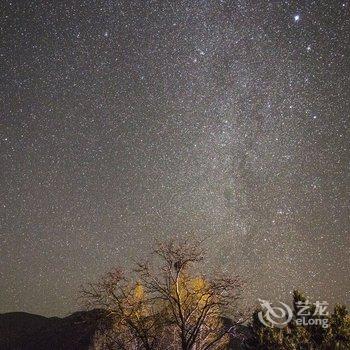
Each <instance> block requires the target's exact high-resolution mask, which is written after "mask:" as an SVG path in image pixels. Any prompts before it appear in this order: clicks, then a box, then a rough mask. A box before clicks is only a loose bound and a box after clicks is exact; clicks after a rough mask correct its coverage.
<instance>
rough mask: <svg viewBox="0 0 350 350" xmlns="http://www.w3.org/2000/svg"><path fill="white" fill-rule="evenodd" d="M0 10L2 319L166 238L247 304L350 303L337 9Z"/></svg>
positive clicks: (345, 65)
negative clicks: (303, 298)
mask: <svg viewBox="0 0 350 350" xmlns="http://www.w3.org/2000/svg"><path fill="white" fill-rule="evenodd" d="M0 7H1V11H0V13H1V18H0V31H1V32H0V40H1V45H0V76H1V80H0V84H1V85H0V91H1V94H0V98H1V102H0V171H1V173H0V191H1V193H0V220H1V221H0V312H8V311H19V310H22V311H27V312H33V313H39V314H43V315H64V314H67V313H69V312H72V311H75V310H77V309H78V308H79V304H78V303H77V302H76V300H75V298H76V296H77V294H78V293H77V290H79V288H80V285H81V284H84V283H86V282H88V281H91V280H95V279H96V278H97V277H98V276H99V275H100V274H102V273H104V272H106V271H107V270H109V269H110V268H111V267H113V266H114V265H120V264H123V265H127V266H128V265H129V264H130V263H131V261H132V259H136V260H137V259H138V258H139V257H143V256H144V255H145V253H146V252H148V251H149V249H150V247H151V246H152V245H153V242H154V240H155V239H168V238H170V237H173V238H174V237H188V238H190V237H197V238H203V239H204V238H205V239H206V240H205V243H204V244H205V246H206V247H207V248H208V259H209V263H208V264H207V265H205V268H206V269H208V270H211V269H216V268H222V269H224V270H225V271H235V272H238V273H240V274H241V275H242V276H243V277H244V278H246V279H247V282H248V285H247V295H249V296H250V300H251V301H252V302H253V303H255V302H256V299H257V298H258V297H260V298H268V299H269V300H271V301H275V300H279V299H280V298H281V299H284V298H288V299H289V298H290V292H291V291H292V290H293V289H294V288H300V289H302V290H303V291H305V292H307V293H309V294H310V295H311V296H312V298H313V299H317V298H320V300H326V301H328V302H329V303H334V302H336V301H339V302H347V303H349V301H350V292H349V290H350V280H349V271H350V254H349V251H350V235H349V226H350V225H349V208H350V200H349V198H350V196H349V193H350V186H349V182H350V181H349V174H350V172H349V143H350V141H349V140H350V137H349V136H350V135H349V124H350V2H349V1H347V0H346V1H336V0H329V1H306V0H305V1H300V2H298V1H282V0H280V1H277V0H275V1H260V0H255V1H243V0H241V1H233V0H232V1H229V0H222V1H214V0H213V1H209V0H207V1H205V0H201V1H199V0H198V1H195V0H193V1H170V0H168V1H143V0H139V1H117V0H105V1H103V0H100V1H98V0H95V1H68V0H63V1H35V0H33V1H23V0H22V1H8V0H5V1H1V5H0Z"/></svg>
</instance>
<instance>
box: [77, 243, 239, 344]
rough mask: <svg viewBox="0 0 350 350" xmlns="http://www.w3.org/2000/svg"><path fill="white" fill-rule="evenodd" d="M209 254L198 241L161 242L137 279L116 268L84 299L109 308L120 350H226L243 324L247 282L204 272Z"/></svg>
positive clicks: (90, 288)
mask: <svg viewBox="0 0 350 350" xmlns="http://www.w3.org/2000/svg"><path fill="white" fill-rule="evenodd" d="M204 256H205V254H204V251H203V250H202V248H201V245H200V244H198V243H189V242H183V243H174V242H167V243H162V244H158V246H157V248H156V249H155V250H154V251H153V254H152V258H153V259H152V260H151V261H149V262H144V263H137V268H136V269H135V270H134V272H135V278H134V279H133V280H130V279H128V278H126V277H125V275H124V274H123V273H122V272H121V271H120V270H116V271H114V272H112V273H109V274H108V275H107V276H106V277H104V278H103V279H102V280H101V281H99V282H98V283H95V284H90V285H89V286H88V288H85V289H84V291H83V295H84V297H85V299H87V300H88V301H89V302H90V305H93V306H94V307H100V308H103V309H105V310H107V315H108V317H109V319H110V321H111V324H113V327H112V328H113V329H112V333H113V334H114V335H115V340H114V342H115V344H116V346H118V347H119V348H120V349H124V348H125V349H145V350H149V349H153V350H155V349H174V350H178V349H182V350H209V349H220V348H223V347H224V346H225V345H226V344H227V343H228V341H229V336H228V334H229V333H230V330H231V329H232V327H234V326H235V325H237V324H238V323H240V322H242V321H243V314H242V313H241V312H239V311H238V306H237V302H238V300H239V299H240V293H241V290H242V286H243V283H242V280H241V279H240V278H239V277H238V276H227V275H219V274H216V275H215V276H209V274H205V273H200V272H199V270H200V267H202V266H203V261H204ZM223 316H227V317H229V318H230V320H231V321H230V322H231V323H230V326H227V324H224V322H223V320H224V319H223Z"/></svg>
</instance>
